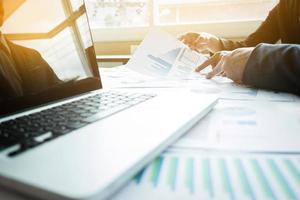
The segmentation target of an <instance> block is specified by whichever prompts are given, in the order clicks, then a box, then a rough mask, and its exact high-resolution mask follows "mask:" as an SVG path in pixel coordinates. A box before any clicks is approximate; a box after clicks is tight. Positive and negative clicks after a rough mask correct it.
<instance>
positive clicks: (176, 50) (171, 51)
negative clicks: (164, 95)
mask: <svg viewBox="0 0 300 200" xmlns="http://www.w3.org/2000/svg"><path fill="white" fill-rule="evenodd" d="M206 59H207V58H206V57H205V56H203V55H201V54H199V53H197V52H195V51H192V50H191V49H189V48H188V47H187V46H185V45H184V44H183V43H182V42H180V41H179V40H177V39H176V38H174V37H172V36H171V35H169V34H168V33H165V32H163V31H160V30H159V29H156V28H155V29H152V30H150V32H149V34H148V35H147V36H146V38H145V39H144V40H143V42H142V43H141V45H140V46H139V47H138V48H137V50H136V52H135V53H134V55H133V56H132V58H131V59H130V61H129V62H128V64H127V65H126V67H128V68H129V69H132V70H134V71H137V72H139V73H141V74H144V75H148V76H152V77H180V78H183V77H188V76H189V75H190V73H191V72H192V71H193V69H194V68H195V67H197V66H198V65H199V64H201V63H202V62H204V61H205V60H206Z"/></svg>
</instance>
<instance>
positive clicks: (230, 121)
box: [0, 67, 300, 200]
mask: <svg viewBox="0 0 300 200" xmlns="http://www.w3.org/2000/svg"><path fill="white" fill-rule="evenodd" d="M101 76H102V81H103V85H104V87H105V88H118V89H128V88H134V89H135V90H139V91H143V92H146V91H149V92H168V91H169V90H191V91H194V92H199V93H217V92H219V94H220V97H221V99H222V100H221V101H220V103H219V105H217V107H216V108H215V109H214V110H213V111H212V112H211V113H210V114H209V115H208V116H207V117H206V118H205V119H204V120H202V121H200V122H199V123H198V124H197V125H196V126H195V127H194V128H193V129H191V130H190V132H189V133H188V134H187V135H186V136H185V137H184V138H182V139H181V140H180V141H179V142H178V143H176V144H174V146H173V147H172V148H170V149H169V150H168V151H167V152H166V153H165V154H163V155H162V156H161V157H160V158H159V159H158V160H156V161H154V162H153V163H152V164H151V165H150V166H149V167H148V168H146V170H145V171H144V172H143V173H141V174H139V175H140V176H136V177H135V179H134V180H133V181H131V182H129V183H128V185H127V186H125V187H124V189H123V190H122V191H120V193H117V194H116V196H115V197H114V199H124V198H130V199H147V198H148V199H197V198H199V197H203V198H209V197H211V195H213V196H214V197H218V198H219V199H220V196H218V195H219V194H223V196H222V197H223V198H226V197H230V195H234V196H235V197H236V198H237V197H240V196H238V195H241V194H243V191H244V195H246V196H247V195H248V197H249V198H251V197H252V196H251V195H254V194H256V193H260V194H259V195H261V196H259V195H258V194H257V196H259V197H262V198H263V197H265V196H263V195H266V194H269V193H270V191H269V190H268V188H267V186H265V191H261V192H260V191H257V190H256V189H255V190H254V191H252V192H249V191H250V189H251V187H247V184H246V185H244V188H241V187H239V189H236V187H238V186H241V185H243V184H242V183H241V184H239V185H238V186H237V184H236V182H237V183H238V176H239V173H243V170H241V169H242V168H239V169H238V170H235V169H236V167H238V166H239V164H238V163H239V161H241V162H242V163H244V164H245V163H248V162H252V161H253V163H254V164H253V166H254V167H256V168H257V166H259V168H260V167H262V169H263V172H264V173H265V176H266V177H267V181H269V182H270V187H271V188H272V191H273V192H272V194H273V193H274V194H273V195H276V197H279V198H281V199H286V198H288V197H290V196H289V195H297V197H299V198H300V194H299V192H300V191H297V188H296V186H297V184H299V183H300V176H299V173H300V154H299V155H297V154H296V155H288V156H286V157H282V155H281V154H279V155H273V154H266V155H265V154H262V155H260V156H259V157H257V156H256V154H240V152H235V153H231V152H229V153H228V152H224V151H222V148H225V149H230V144H232V145H231V147H238V148H243V147H244V148H245V149H249V148H251V147H252V146H253V145H252V144H251V142H252V143H255V144H257V145H256V146H255V147H256V148H258V147H259V145H261V148H264V147H265V146H267V145H269V144H270V143H272V142H274V143H275V142H276V141H280V140H276V141H275V140H274V141H272V138H274V137H273V136H274V135H276V136H277V137H278V138H281V139H282V142H283V141H284V140H285V139H286V136H287V135H288V133H291V132H295V133H300V103H299V102H300V101H299V98H298V97H296V96H293V95H287V94H279V95H277V94H274V93H268V92H264V91H256V90H253V89H250V88H242V87H238V86H237V87H236V86H233V87H232V88H228V87H227V86H226V84H225V83H222V82H219V83H217V84H219V85H218V87H219V89H218V88H217V87H213V86H211V85H208V84H206V83H205V82H201V83H199V84H198V82H197V81H194V80H185V81H180V82H178V81H175V80H168V81H164V80H157V79H153V78H149V77H144V76H142V75H138V74H136V73H133V72H130V71H128V70H126V69H125V68H124V67H121V68H115V69H101ZM205 84H206V85H205ZM230 98H233V99H230ZM183 106H184V105H183ZM220 113H221V114H220ZM258 114H259V115H258ZM236 116H238V120H236ZM255 116H262V117H259V118H255ZM285 118H289V119H290V120H287V121H286V120H285ZM238 125H240V126H243V128H242V129H243V133H245V134H244V135H242V136H241V135H239V130H238V131H237V130H236V126H238ZM224 127H226V130H225V128H224ZM228 130H229V131H228ZM261 130H263V131H264V132H261ZM268 132H269V134H264V133H268ZM230 134H231V135H230ZM232 134H236V135H235V137H233V135H232ZM251 134H252V135H251ZM255 134H256V136H257V137H258V136H262V135H263V137H262V138H260V140H259V141H264V137H265V139H266V138H268V137H269V138H270V139H267V140H265V143H260V144H258V143H256V141H257V140H256V141H255V140H254V141H251V138H252V139H253V135H255ZM291 134H292V133H291ZM226 135H227V136H226ZM299 135H300V134H298V135H295V137H294V141H299V145H298V146H300V138H299ZM225 136H226V137H225ZM216 138H219V140H216ZM230 138H231V139H232V138H234V140H230V142H232V143H228V141H227V140H228V139H230ZM245 138H247V140H248V141H249V144H248V146H247V145H246V144H245V143H244V144H245V145H243V146H241V145H240V146H238V144H239V143H241V142H245ZM218 142H219V143H218ZM291 142H292V141H291ZM294 144H295V143H294ZM296 144H297V143H296ZM205 145H206V146H205ZM222 145H223V146H222ZM264 145H265V146H264ZM277 145H280V144H277ZM187 147H188V148H187ZM205 147H207V148H212V147H213V148H215V149H219V151H217V152H215V151H213V152H210V151H203V148H205ZM271 147H272V146H270V149H269V150H271V149H272V148H271ZM279 147H280V146H278V148H279ZM285 147H286V146H282V149H284V148H285ZM296 148H297V146H296V147H295V149H296ZM191 149H192V151H191ZM230 150H235V149H234V148H232V149H230ZM220 152H221V153H220ZM236 160H237V162H235V161H236ZM208 161H209V162H208ZM256 161H257V162H258V163H259V165H256ZM207 163H209V166H208V165H207ZM224 163H225V164H224ZM274 163H275V165H274ZM291 163H292V165H291ZM251 166H252V165H251ZM274 166H275V167H274ZM278 166H279V169H280V170H281V171H279V172H280V173H281V172H282V173H283V179H284V178H287V179H286V181H288V182H289V185H288V186H289V187H285V186H284V185H282V183H283V182H278V179H282V177H280V174H279V175H278V171H276V169H277V168H276V167H278ZM287 167H289V169H290V171H288V168H287ZM259 168H258V169H259ZM266 169H270V170H266ZM284 169H285V171H284ZM293 169H294V171H293ZM203 170H208V171H206V172H210V173H211V176H212V178H211V179H208V178H207V177H206V178H203V175H204V174H202V171H203ZM245 171H246V172H247V173H249V177H250V178H251V180H250V182H251V184H254V183H255V180H253V177H255V173H259V172H257V171H256V172H255V171H253V170H251V169H249V168H247V167H246V168H245ZM220 173H221V174H220ZM272 173H274V174H273V175H272ZM292 173H293V174H294V176H291V174H292ZM297 174H298V176H297ZM221 175H222V176H221ZM218 177H221V178H222V179H217V178H218ZM245 177H248V176H245ZM249 177H248V178H249ZM293 177H294V178H293ZM269 178H270V179H269ZM295 178H298V179H295ZM235 179H236V180H237V181H236V182H234V180H235ZM200 180H206V181H208V182H205V181H203V182H201V181H200ZM209 180H211V181H212V182H209ZM229 180H231V181H229ZM297 180H298V182H297ZM244 181H245V180H244ZM258 181H261V184H264V180H260V179H258ZM281 181H282V180H281ZM277 182H278V184H277ZM209 183H210V184H213V186H212V185H210V184H209ZM230 183H232V184H230ZM243 183H244V184H245V182H243ZM205 184H208V185H206V186H205ZM257 184H259V183H257ZM204 186H205V187H204ZM249 188H250V189H249ZM253 188H257V187H253ZM266 188H267V189H266ZM298 188H300V186H299V187H298ZM223 190H224V191H223ZM237 190H238V191H237ZM248 190H249V191H248ZM290 190H292V191H293V192H294V193H296V194H293V193H291V191H290ZM274 191H275V192H274ZM149 194H151V195H149ZM243 197H244V196H243ZM0 199H8V200H9V199H16V200H19V199H30V198H26V197H23V196H19V195H16V194H13V193H10V192H7V191H5V190H2V191H0Z"/></svg>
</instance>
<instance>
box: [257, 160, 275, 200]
mask: <svg viewBox="0 0 300 200" xmlns="http://www.w3.org/2000/svg"><path fill="white" fill-rule="evenodd" d="M251 163H252V168H253V171H254V173H255V176H256V178H257V179H258V181H259V184H260V186H261V188H262V189H263V191H264V194H265V195H266V196H267V197H268V198H270V199H276V197H275V195H274V192H273V190H272V189H271V187H270V185H269V182H268V180H267V178H266V177H265V175H264V172H263V170H262V168H261V167H260V165H259V163H258V162H257V160H255V159H252V160H251Z"/></svg>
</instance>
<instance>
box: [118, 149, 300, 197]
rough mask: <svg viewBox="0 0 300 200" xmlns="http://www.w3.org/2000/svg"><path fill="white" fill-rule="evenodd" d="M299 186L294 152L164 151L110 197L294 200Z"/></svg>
mask: <svg viewBox="0 0 300 200" xmlns="http://www.w3.org/2000/svg"><path fill="white" fill-rule="evenodd" d="M299 188H300V156H284V155H279V156H278V155H277V156H275V155H261V154H260V155H259V154H242V155H218V154H215V155H210V154H209V155H203V154H202V155H201V154H200V155H189V154H187V155H184V154H177V153H167V154H165V155H163V156H160V157H158V158H157V159H155V160H154V161H153V162H152V164H150V165H149V166H148V167H147V168H145V169H144V170H142V171H141V172H140V173H138V174H137V175H136V176H135V177H134V179H133V180H132V182H131V183H130V184H129V186H128V187H127V188H125V189H124V190H123V191H122V192H121V193H120V194H119V196H116V199H118V198H120V197H122V198H126V197H128V198H129V199H151V198H155V197H157V198H161V199H167V198H171V199H183V198H184V199H199V198H204V199H300V190H299ZM130 194H133V195H134V196H130ZM124 195H125V196H124ZM126 195H127V196H126ZM128 195H129V196H128Z"/></svg>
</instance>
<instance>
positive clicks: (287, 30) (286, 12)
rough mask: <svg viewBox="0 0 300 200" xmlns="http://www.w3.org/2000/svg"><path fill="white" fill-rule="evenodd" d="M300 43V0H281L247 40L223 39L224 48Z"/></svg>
mask: <svg viewBox="0 0 300 200" xmlns="http://www.w3.org/2000/svg"><path fill="white" fill-rule="evenodd" d="M279 40H281V42H282V43H287V44H300V1H299V0H280V2H279V4H278V5H277V6H276V7H275V8H274V9H273V10H272V11H271V12H270V13H269V15H268V17H267V19H266V20H265V21H264V22H263V23H262V24H261V26H260V27H259V28H258V29H257V30H256V31H255V32H254V33H252V34H251V35H250V36H249V37H248V38H246V40H244V41H240V42H233V41H231V40H226V39H221V41H222V43H223V48H224V50H233V49H236V48H240V47H255V46H256V45H258V44H260V43H269V44H275V43H276V42H278V41H279Z"/></svg>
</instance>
